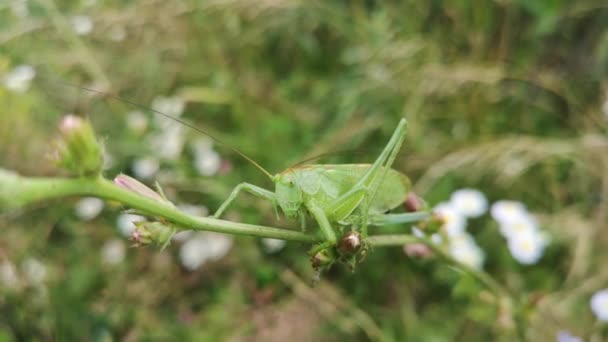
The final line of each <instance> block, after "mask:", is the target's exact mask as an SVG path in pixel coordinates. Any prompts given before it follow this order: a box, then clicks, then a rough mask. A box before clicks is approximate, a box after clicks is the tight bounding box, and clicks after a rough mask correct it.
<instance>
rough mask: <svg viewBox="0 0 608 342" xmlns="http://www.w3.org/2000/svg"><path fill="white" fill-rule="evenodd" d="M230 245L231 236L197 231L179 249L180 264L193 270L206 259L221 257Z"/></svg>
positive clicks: (211, 259) (226, 252)
mask: <svg viewBox="0 0 608 342" xmlns="http://www.w3.org/2000/svg"><path fill="white" fill-rule="evenodd" d="M231 247H232V237H231V236H230V235H226V234H219V233H197V234H193V236H192V237H191V238H190V239H189V240H188V241H186V242H185V243H184V244H183V245H182V246H181V248H180V250H179V258H180V261H181V263H182V265H183V266H184V267H185V268H186V269H188V270H190V271H194V270H196V269H197V268H199V267H200V266H202V265H203V264H204V263H205V262H207V261H214V260H219V259H221V258H223V257H224V256H225V255H226V254H228V252H229V251H230V248H231Z"/></svg>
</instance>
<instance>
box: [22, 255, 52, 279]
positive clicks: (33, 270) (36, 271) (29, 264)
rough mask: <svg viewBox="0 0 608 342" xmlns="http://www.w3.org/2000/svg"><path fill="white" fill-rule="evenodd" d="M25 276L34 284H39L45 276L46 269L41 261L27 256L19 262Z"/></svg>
mask: <svg viewBox="0 0 608 342" xmlns="http://www.w3.org/2000/svg"><path fill="white" fill-rule="evenodd" d="M21 268H22V269H23V274H24V275H25V278H26V279H27V280H28V281H29V282H30V283H31V284H34V285H40V284H42V283H43V282H44V280H45V279H46V276H47V269H46V266H44V264H43V263H41V262H40V261H38V260H37V259H34V258H27V259H25V260H24V261H23V263H22V264H21Z"/></svg>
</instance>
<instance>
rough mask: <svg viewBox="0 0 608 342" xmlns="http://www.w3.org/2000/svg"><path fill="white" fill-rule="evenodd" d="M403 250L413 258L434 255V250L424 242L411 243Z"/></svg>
mask: <svg viewBox="0 0 608 342" xmlns="http://www.w3.org/2000/svg"><path fill="white" fill-rule="evenodd" d="M403 251H404V252H405V254H407V255H408V256H409V257H412V258H421V259H422V258H428V257H430V256H431V255H433V251H432V250H431V249H430V248H429V247H428V246H427V245H425V244H423V243H410V244H407V245H405V246H403Z"/></svg>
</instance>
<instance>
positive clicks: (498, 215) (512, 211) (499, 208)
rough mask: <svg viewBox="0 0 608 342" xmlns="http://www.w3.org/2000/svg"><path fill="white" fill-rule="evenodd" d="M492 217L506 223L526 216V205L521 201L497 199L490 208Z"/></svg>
mask: <svg viewBox="0 0 608 342" xmlns="http://www.w3.org/2000/svg"><path fill="white" fill-rule="evenodd" d="M490 212H491V214H492V217H493V218H494V219H495V220H496V221H498V222H499V223H506V222H510V221H515V220H518V219H520V218H521V217H522V216H527V215H528V211H527V210H526V206H525V205H524V204H523V203H521V202H516V201H510V200H502V201H497V202H495V203H494V204H493V205H492V208H491V209H490Z"/></svg>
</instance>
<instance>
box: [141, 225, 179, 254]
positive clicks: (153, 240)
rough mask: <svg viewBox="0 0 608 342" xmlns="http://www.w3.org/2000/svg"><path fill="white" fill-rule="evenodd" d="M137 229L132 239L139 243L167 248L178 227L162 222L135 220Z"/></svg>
mask: <svg viewBox="0 0 608 342" xmlns="http://www.w3.org/2000/svg"><path fill="white" fill-rule="evenodd" d="M134 224H135V230H134V231H133V233H132V234H131V240H133V242H135V243H136V244H138V245H155V246H159V247H161V248H165V247H166V246H167V245H168V244H169V242H171V238H172V237H173V235H175V233H177V229H176V228H175V227H173V226H171V225H170V224H165V223H162V222H134Z"/></svg>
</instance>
